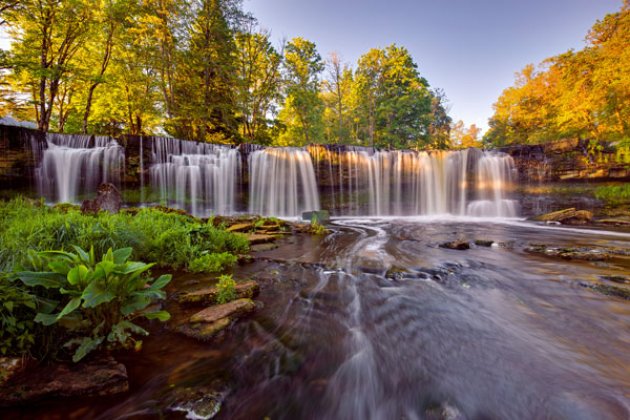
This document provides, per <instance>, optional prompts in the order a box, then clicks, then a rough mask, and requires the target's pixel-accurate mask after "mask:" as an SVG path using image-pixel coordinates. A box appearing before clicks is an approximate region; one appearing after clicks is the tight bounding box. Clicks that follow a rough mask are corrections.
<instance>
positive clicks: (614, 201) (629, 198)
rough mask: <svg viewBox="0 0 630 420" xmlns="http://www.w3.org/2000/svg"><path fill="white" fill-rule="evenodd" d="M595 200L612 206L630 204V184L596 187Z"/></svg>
mask: <svg viewBox="0 0 630 420" xmlns="http://www.w3.org/2000/svg"><path fill="white" fill-rule="evenodd" d="M595 198H597V199H598V200H602V201H604V202H606V204H608V205H613V206H618V205H623V204H628V203H630V184H628V183H626V184H622V185H607V186H601V187H597V188H596V189H595Z"/></svg>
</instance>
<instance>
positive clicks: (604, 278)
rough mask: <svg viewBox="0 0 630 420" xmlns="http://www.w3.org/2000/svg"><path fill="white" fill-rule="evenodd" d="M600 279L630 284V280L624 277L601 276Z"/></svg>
mask: <svg viewBox="0 0 630 420" xmlns="http://www.w3.org/2000/svg"><path fill="white" fill-rule="evenodd" d="M599 278H600V279H602V280H606V281H612V282H613V283H619V284H630V278H628V277H624V276H599Z"/></svg>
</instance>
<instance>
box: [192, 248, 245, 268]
mask: <svg viewBox="0 0 630 420" xmlns="http://www.w3.org/2000/svg"><path fill="white" fill-rule="evenodd" d="M236 261H237V258H236V256H235V255H232V254H230V253H229V252H221V253H218V254H205V255H202V256H200V257H197V258H195V259H194V260H192V261H191V262H190V264H189V265H188V270H189V271H192V272H193V273H218V272H221V271H224V270H226V269H228V268H231V267H232V266H233V265H234V264H236Z"/></svg>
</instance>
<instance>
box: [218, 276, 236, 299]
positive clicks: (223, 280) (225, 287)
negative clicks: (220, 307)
mask: <svg viewBox="0 0 630 420" xmlns="http://www.w3.org/2000/svg"><path fill="white" fill-rule="evenodd" d="M217 290H218V292H217V303H218V304H223V303H228V302H230V301H232V300H234V299H236V282H235V281H234V279H233V278H232V275H229V274H226V275H222V276H219V281H218V283H217Z"/></svg>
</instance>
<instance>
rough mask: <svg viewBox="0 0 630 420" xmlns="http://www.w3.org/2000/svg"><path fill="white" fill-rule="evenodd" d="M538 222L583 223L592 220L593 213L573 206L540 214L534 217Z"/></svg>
mask: <svg viewBox="0 0 630 420" xmlns="http://www.w3.org/2000/svg"><path fill="white" fill-rule="evenodd" d="M534 220H535V221H538V222H548V223H550V222H558V223H562V224H563V225H585V224H588V223H590V222H592V221H593V213H591V212H590V211H588V210H576V209H575V208H570V209H564V210H558V211H554V212H551V213H546V214H541V215H540V216H536V217H535V218H534Z"/></svg>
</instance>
